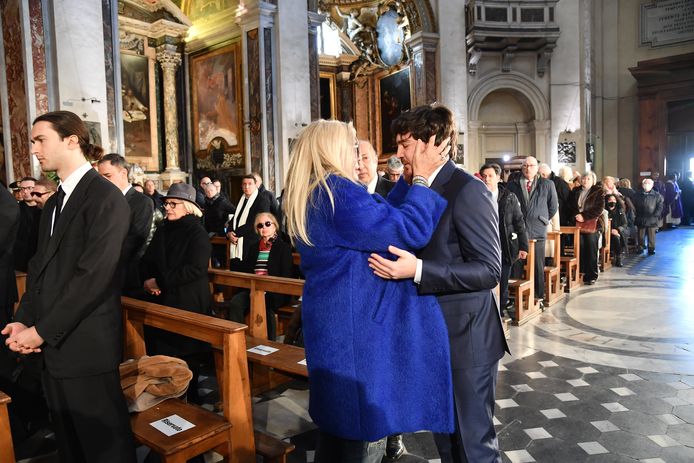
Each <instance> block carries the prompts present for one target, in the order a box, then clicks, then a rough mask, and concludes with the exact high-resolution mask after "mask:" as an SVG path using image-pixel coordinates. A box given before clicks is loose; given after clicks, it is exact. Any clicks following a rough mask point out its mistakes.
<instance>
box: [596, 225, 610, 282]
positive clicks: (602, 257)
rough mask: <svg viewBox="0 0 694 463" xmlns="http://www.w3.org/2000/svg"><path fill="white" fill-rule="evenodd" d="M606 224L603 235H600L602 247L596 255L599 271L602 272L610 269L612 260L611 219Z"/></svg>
mask: <svg viewBox="0 0 694 463" xmlns="http://www.w3.org/2000/svg"><path fill="white" fill-rule="evenodd" d="M606 222H607V224H606V226H605V233H604V234H603V235H602V236H603V238H602V239H603V246H602V247H601V248H600V251H599V254H598V258H599V260H598V263H599V265H600V271H602V272H605V271H607V270H609V269H611V268H612V259H611V256H610V243H611V242H612V219H607V221H606Z"/></svg>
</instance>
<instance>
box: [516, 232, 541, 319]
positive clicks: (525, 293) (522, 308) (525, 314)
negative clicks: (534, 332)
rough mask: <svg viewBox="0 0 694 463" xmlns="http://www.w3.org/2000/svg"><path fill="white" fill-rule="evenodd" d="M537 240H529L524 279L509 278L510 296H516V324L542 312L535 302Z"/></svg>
mask: <svg viewBox="0 0 694 463" xmlns="http://www.w3.org/2000/svg"><path fill="white" fill-rule="evenodd" d="M535 243H536V241H535V240H528V257H527V259H525V265H524V267H523V269H524V270H523V278H522V279H510V280H508V292H509V296H513V298H514V303H513V306H514V310H515V315H514V319H513V324H514V325H518V326H520V325H523V324H525V323H526V322H528V321H529V320H531V319H532V318H534V317H536V316H538V315H539V314H540V313H542V310H541V309H540V304H538V303H536V302H535V265H534V262H535Z"/></svg>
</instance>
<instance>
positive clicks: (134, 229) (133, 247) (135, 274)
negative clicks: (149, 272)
mask: <svg viewBox="0 0 694 463" xmlns="http://www.w3.org/2000/svg"><path fill="white" fill-rule="evenodd" d="M97 169H98V171H99V174H101V175H102V176H103V177H104V178H106V180H108V181H110V182H111V183H113V184H114V185H116V186H117V187H118V189H119V190H120V191H122V192H123V195H125V200H126V201H127V202H128V206H129V207H130V229H128V236H127V237H126V238H125V241H124V242H123V250H122V251H121V256H122V258H121V263H122V265H123V271H124V272H125V275H124V278H125V281H124V283H123V294H124V295H126V296H132V297H137V296H140V295H141V293H142V291H141V290H142V280H141V279H140V258H141V257H142V255H143V254H144V253H145V248H146V243H147V241H148V240H147V239H148V238H149V237H150V236H149V235H150V233H152V232H153V230H152V220H153V218H154V204H153V203H152V201H151V200H150V199H149V198H148V197H147V196H145V195H144V194H142V193H140V192H139V191H137V190H136V189H134V188H133V187H132V185H131V184H130V181H129V180H128V174H129V172H130V166H129V165H128V163H127V162H126V160H125V158H124V157H123V156H121V155H120V154H117V153H110V154H107V155H105V156H102V157H101V159H99V163H98V165H97Z"/></svg>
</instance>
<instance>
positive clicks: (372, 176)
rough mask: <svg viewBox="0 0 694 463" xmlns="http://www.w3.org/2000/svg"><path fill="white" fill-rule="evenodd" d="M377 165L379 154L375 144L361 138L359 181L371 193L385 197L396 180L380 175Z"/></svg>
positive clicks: (358, 166)
mask: <svg viewBox="0 0 694 463" xmlns="http://www.w3.org/2000/svg"><path fill="white" fill-rule="evenodd" d="M377 167H378V156H377V155H376V151H375V150H374V148H373V146H371V143H369V142H368V141H366V140H359V162H358V164H357V175H358V177H359V182H361V183H362V184H363V185H364V186H366V189H367V190H368V191H369V194H374V193H376V194H379V195H380V196H382V197H384V198H385V197H386V196H388V193H390V190H392V189H393V187H394V186H395V182H391V181H390V180H386V179H385V178H383V177H381V176H380V175H378V173H377V172H376V170H377Z"/></svg>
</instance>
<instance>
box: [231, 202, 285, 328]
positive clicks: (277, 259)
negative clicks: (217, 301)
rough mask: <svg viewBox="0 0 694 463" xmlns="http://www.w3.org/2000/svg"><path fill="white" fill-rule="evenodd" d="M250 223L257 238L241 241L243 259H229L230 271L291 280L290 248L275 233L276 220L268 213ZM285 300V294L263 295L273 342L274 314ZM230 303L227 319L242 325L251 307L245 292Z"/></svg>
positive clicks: (260, 215) (233, 298)
mask: <svg viewBox="0 0 694 463" xmlns="http://www.w3.org/2000/svg"><path fill="white" fill-rule="evenodd" d="M253 223H254V227H253V228H254V229H255V233H256V235H257V239H255V240H244V243H243V248H244V249H243V260H239V259H233V260H232V261H231V264H230V269H231V270H233V271H237V272H246V273H255V274H256V275H270V276H274V277H286V278H290V277H293V276H294V275H293V266H294V262H293V259H292V248H291V246H290V245H289V244H287V242H286V241H284V240H283V239H282V238H281V236H280V234H279V233H278V231H279V224H278V222H277V218H276V217H275V216H274V215H272V214H271V213H269V212H261V213H260V214H258V215H256V217H255V221H254V222H253ZM289 300H290V296H288V295H286V294H275V293H266V294H265V310H266V320H267V330H268V339H272V340H274V339H275V337H276V332H277V327H276V326H275V311H276V310H277V309H278V308H280V307H282V306H284V305H287V304H289ZM230 304H231V307H230V309H229V319H230V320H233V321H236V322H239V323H243V322H244V317H245V315H246V314H247V313H248V311H249V310H250V307H251V302H250V295H249V292H248V290H247V289H246V290H242V291H241V292H239V293H236V294H235V295H234V297H232V298H231V301H230Z"/></svg>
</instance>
